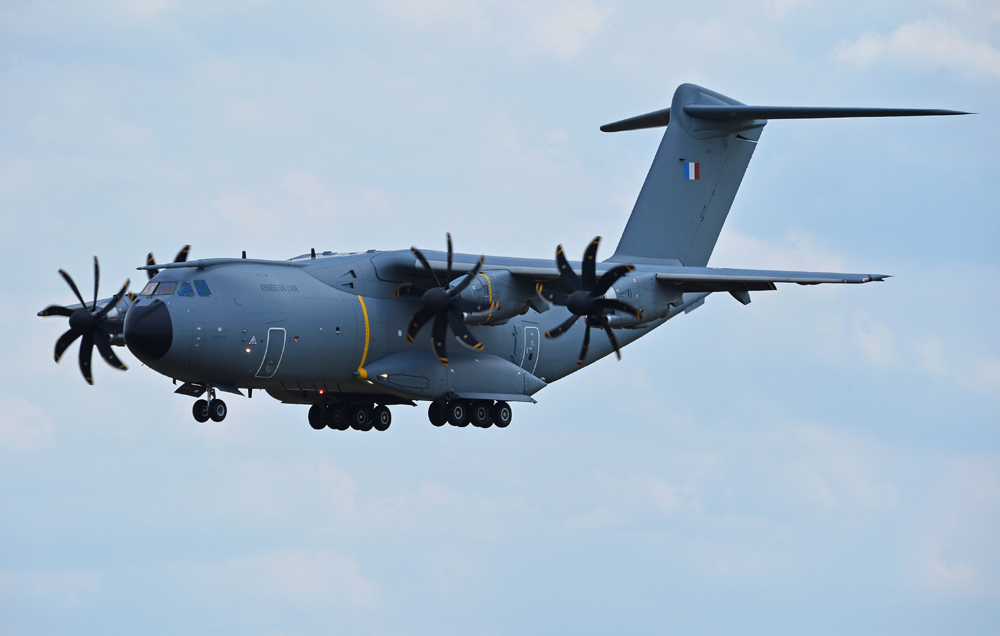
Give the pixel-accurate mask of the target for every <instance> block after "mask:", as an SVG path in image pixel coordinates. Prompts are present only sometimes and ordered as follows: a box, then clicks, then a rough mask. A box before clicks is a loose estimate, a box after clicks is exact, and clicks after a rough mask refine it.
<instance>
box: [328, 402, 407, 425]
mask: <svg viewBox="0 0 1000 636" xmlns="http://www.w3.org/2000/svg"><path fill="white" fill-rule="evenodd" d="M390 424H392V413H391V412H390V411H389V408H388V407H386V406H385V405H384V404H379V405H377V406H375V407H372V406H371V405H370V404H341V403H333V404H324V403H318V404H313V405H312V406H311V407H309V426H311V427H313V428H314V429H316V430H317V431H320V430H323V429H324V428H332V429H334V430H336V431H346V430H347V429H349V428H353V429H354V430H356V431H370V430H372V429H373V428H374V429H375V430H376V431H384V430H386V429H387V428H389V425H390Z"/></svg>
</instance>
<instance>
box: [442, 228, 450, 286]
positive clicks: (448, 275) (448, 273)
mask: <svg viewBox="0 0 1000 636" xmlns="http://www.w3.org/2000/svg"><path fill="white" fill-rule="evenodd" d="M446 236H447V237H448V269H447V270H445V275H444V282H445V284H448V283H450V282H451V232H447V233H446Z"/></svg>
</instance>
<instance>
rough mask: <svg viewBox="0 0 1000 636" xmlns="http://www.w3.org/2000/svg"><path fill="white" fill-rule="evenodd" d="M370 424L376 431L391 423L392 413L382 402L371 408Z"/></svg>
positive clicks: (384, 428) (387, 426) (385, 427)
mask: <svg viewBox="0 0 1000 636" xmlns="http://www.w3.org/2000/svg"><path fill="white" fill-rule="evenodd" d="M372 424H373V425H374V426H375V430H376V431H384V430H386V429H387V428H389V425H390V424H392V413H391V412H390V411H389V408H388V407H387V406H385V405H384V404H380V405H378V406H376V407H375V408H374V409H372Z"/></svg>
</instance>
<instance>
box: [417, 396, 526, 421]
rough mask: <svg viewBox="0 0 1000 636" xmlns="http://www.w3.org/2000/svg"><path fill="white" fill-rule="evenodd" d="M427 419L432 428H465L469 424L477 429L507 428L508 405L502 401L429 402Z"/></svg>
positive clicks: (508, 418)
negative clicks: (449, 425) (446, 425)
mask: <svg viewBox="0 0 1000 636" xmlns="http://www.w3.org/2000/svg"><path fill="white" fill-rule="evenodd" d="M427 419H429V420H430V421H431V424H433V425H434V426H444V425H445V424H451V425H452V426H459V427H466V426H468V425H469V424H472V425H473V426H475V427H477V428H489V427H491V426H493V425H496V426H497V428H507V425H508V424H510V420H511V411H510V405H509V404H507V403H506V402H504V401H502V400H501V401H497V402H493V401H492V400H452V401H451V402H431V405H430V407H429V408H428V409H427Z"/></svg>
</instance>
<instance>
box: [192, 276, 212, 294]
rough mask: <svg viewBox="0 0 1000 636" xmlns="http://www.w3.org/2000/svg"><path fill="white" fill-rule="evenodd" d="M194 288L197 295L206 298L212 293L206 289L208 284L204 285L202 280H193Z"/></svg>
mask: <svg viewBox="0 0 1000 636" xmlns="http://www.w3.org/2000/svg"><path fill="white" fill-rule="evenodd" d="M194 288H195V289H197V290H198V295H199V296H201V297H203V298H207V297H208V296H211V295H212V292H210V291H209V290H208V285H206V284H205V281H203V280H196V281H194Z"/></svg>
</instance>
